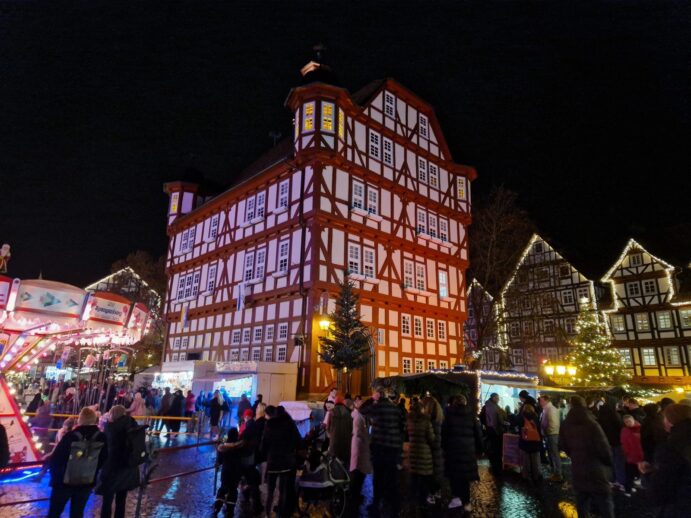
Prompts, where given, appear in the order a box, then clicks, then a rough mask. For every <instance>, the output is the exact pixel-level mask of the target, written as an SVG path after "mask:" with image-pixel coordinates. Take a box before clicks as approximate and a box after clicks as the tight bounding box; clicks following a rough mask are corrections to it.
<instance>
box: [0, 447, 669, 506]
mask: <svg viewBox="0 0 691 518" xmlns="http://www.w3.org/2000/svg"><path fill="white" fill-rule="evenodd" d="M214 459H215V453H214V449H213V447H212V446H211V445H205V446H200V447H198V448H195V447H193V448H189V449H182V450H177V451H171V452H165V453H162V454H161V456H160V464H159V467H158V469H157V470H156V471H155V472H154V475H153V477H152V478H153V479H158V478H163V477H168V476H171V475H175V474H178V473H182V472H185V471H193V470H197V469H200V468H204V467H207V466H212V465H213V462H214ZM566 469H567V473H568V463H567V465H566ZM480 475H481V480H480V481H479V482H477V483H475V484H474V485H473V488H472V497H471V501H472V505H473V511H472V513H464V512H463V510H462V508H461V509H459V510H451V511H449V510H447V509H446V508H445V507H442V504H439V505H438V506H430V507H428V508H426V509H418V508H416V506H415V505H413V504H412V503H411V502H410V501H405V503H404V507H403V510H402V512H401V516H403V517H406V518H408V517H411V518H412V517H426V516H429V517H435V518H436V517H440V516H444V517H453V518H455V517H464V518H465V517H467V516H473V517H483V518H484V517H487V518H490V517H491V518H494V517H506V518H532V517H540V518H551V517H555V518H556V517H559V518H576V511H575V507H574V495H573V493H572V491H571V490H570V487H569V484H568V482H566V483H564V484H556V483H553V482H549V481H547V480H545V481H544V482H543V483H542V485H541V486H538V487H537V488H532V487H530V486H529V485H528V484H527V483H526V482H524V481H523V480H522V479H521V478H520V476H518V475H517V474H514V473H506V474H505V475H504V476H503V477H502V480H501V481H499V482H497V481H495V479H494V477H492V475H491V474H490V473H489V471H488V469H487V465H486V463H485V462H481V468H480ZM545 475H547V473H545ZM213 476H214V470H213V469H211V470H207V471H202V472H198V473H195V474H192V475H189V476H184V477H175V478H171V479H167V480H164V481H161V482H158V483H154V484H152V485H151V486H149V488H148V489H147V491H146V493H145V495H144V497H143V499H142V514H141V516H142V517H146V518H206V517H210V516H211V513H210V505H211V503H212V501H213V496H212V494H213ZM407 479H408V477H407V475H406V473H405V472H402V473H401V480H400V487H402V488H407V487H408V485H407V484H408V480H407ZM48 480H49V477H48V476H46V477H45V478H44V479H43V480H42V481H41V482H40V483H36V482H34V481H32V480H31V479H29V480H26V481H22V482H17V483H10V484H3V485H2V486H0V488H1V489H0V492H1V493H3V494H2V496H0V503H4V502H16V501H25V500H32V499H38V498H46V497H48V496H49V494H50V487H49V486H48ZM371 488H372V486H371V481H370V479H369V478H368V480H367V481H366V482H365V489H364V493H365V504H364V505H363V507H362V508H361V513H360V516H363V517H366V516H367V514H366V512H365V506H366V505H367V504H369V503H370V501H371V490H372V489H371ZM402 494H404V495H407V494H410V491H405V490H403V491H402ZM136 497H137V493H136V492H134V491H133V492H131V493H130V495H129V498H128V510H127V517H128V518H129V517H133V516H134V515H135V512H134V509H135V505H136V500H137V498H136ZM404 498H405V496H404ZM614 499H615V508H616V516H617V517H621V518H624V517H627V518H628V517H636V518H652V517H654V516H655V512H654V511H653V510H651V509H650V508H649V507H648V506H647V505H646V502H645V497H644V491H639V492H638V493H636V494H634V495H633V497H631V498H626V497H624V495H623V494H622V493H619V492H616V493H615V495H614ZM447 501H448V500H444V502H443V503H444V504H445V503H446V502H447ZM100 503H101V499H100V497H99V496H96V495H93V496H92V497H91V498H90V500H89V504H88V506H87V510H86V514H85V516H86V517H88V518H91V517H94V518H95V517H98V516H99V514H100V513H99V509H100ZM47 511H48V502H47V501H44V502H36V503H30V504H24V505H20V506H8V507H0V516H1V517H2V518H34V517H44V516H46V514H47ZM67 514H68V513H67V512H65V513H63V516H67ZM310 515H311V516H315V517H322V516H328V511H327V508H326V506H324V507H320V508H317V509H315V510H314V511H313V512H311V513H310ZM245 516H247V517H249V516H251V513H249V512H248V510H247V508H246V506H245V505H240V506H238V509H237V510H236V517H245ZM296 516H297V514H296Z"/></svg>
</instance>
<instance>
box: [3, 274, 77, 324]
mask: <svg viewBox="0 0 691 518" xmlns="http://www.w3.org/2000/svg"><path fill="white" fill-rule="evenodd" d="M85 298H86V292H85V291H84V290H81V289H79V288H76V287H74V286H70V285H69V284H63V283H60V282H52V281H43V280H29V281H21V283H20V285H19V292H18V294H17V302H16V303H15V311H22V310H25V311H30V312H42V313H57V314H61V315H63V316H70V317H79V316H80V315H81V313H82V308H83V306H84V299H85Z"/></svg>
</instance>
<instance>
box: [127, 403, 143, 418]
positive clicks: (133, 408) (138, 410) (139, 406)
mask: <svg viewBox="0 0 691 518" xmlns="http://www.w3.org/2000/svg"><path fill="white" fill-rule="evenodd" d="M127 413H128V414H129V415H131V416H132V417H135V416H136V417H139V418H141V417H143V416H146V401H145V400H144V399H142V398H134V399H133V400H132V404H131V405H130V407H129V408H128V409H127Z"/></svg>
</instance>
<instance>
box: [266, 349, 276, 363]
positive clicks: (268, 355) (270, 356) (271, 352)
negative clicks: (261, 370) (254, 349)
mask: <svg viewBox="0 0 691 518" xmlns="http://www.w3.org/2000/svg"><path fill="white" fill-rule="evenodd" d="M264 361H265V362H272V361H274V350H273V349H272V348H271V347H264Z"/></svg>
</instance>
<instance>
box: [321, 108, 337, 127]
mask: <svg viewBox="0 0 691 518" xmlns="http://www.w3.org/2000/svg"><path fill="white" fill-rule="evenodd" d="M321 128H322V131H328V132H329V133H333V132H334V105H333V103H327V102H322V125H321Z"/></svg>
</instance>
